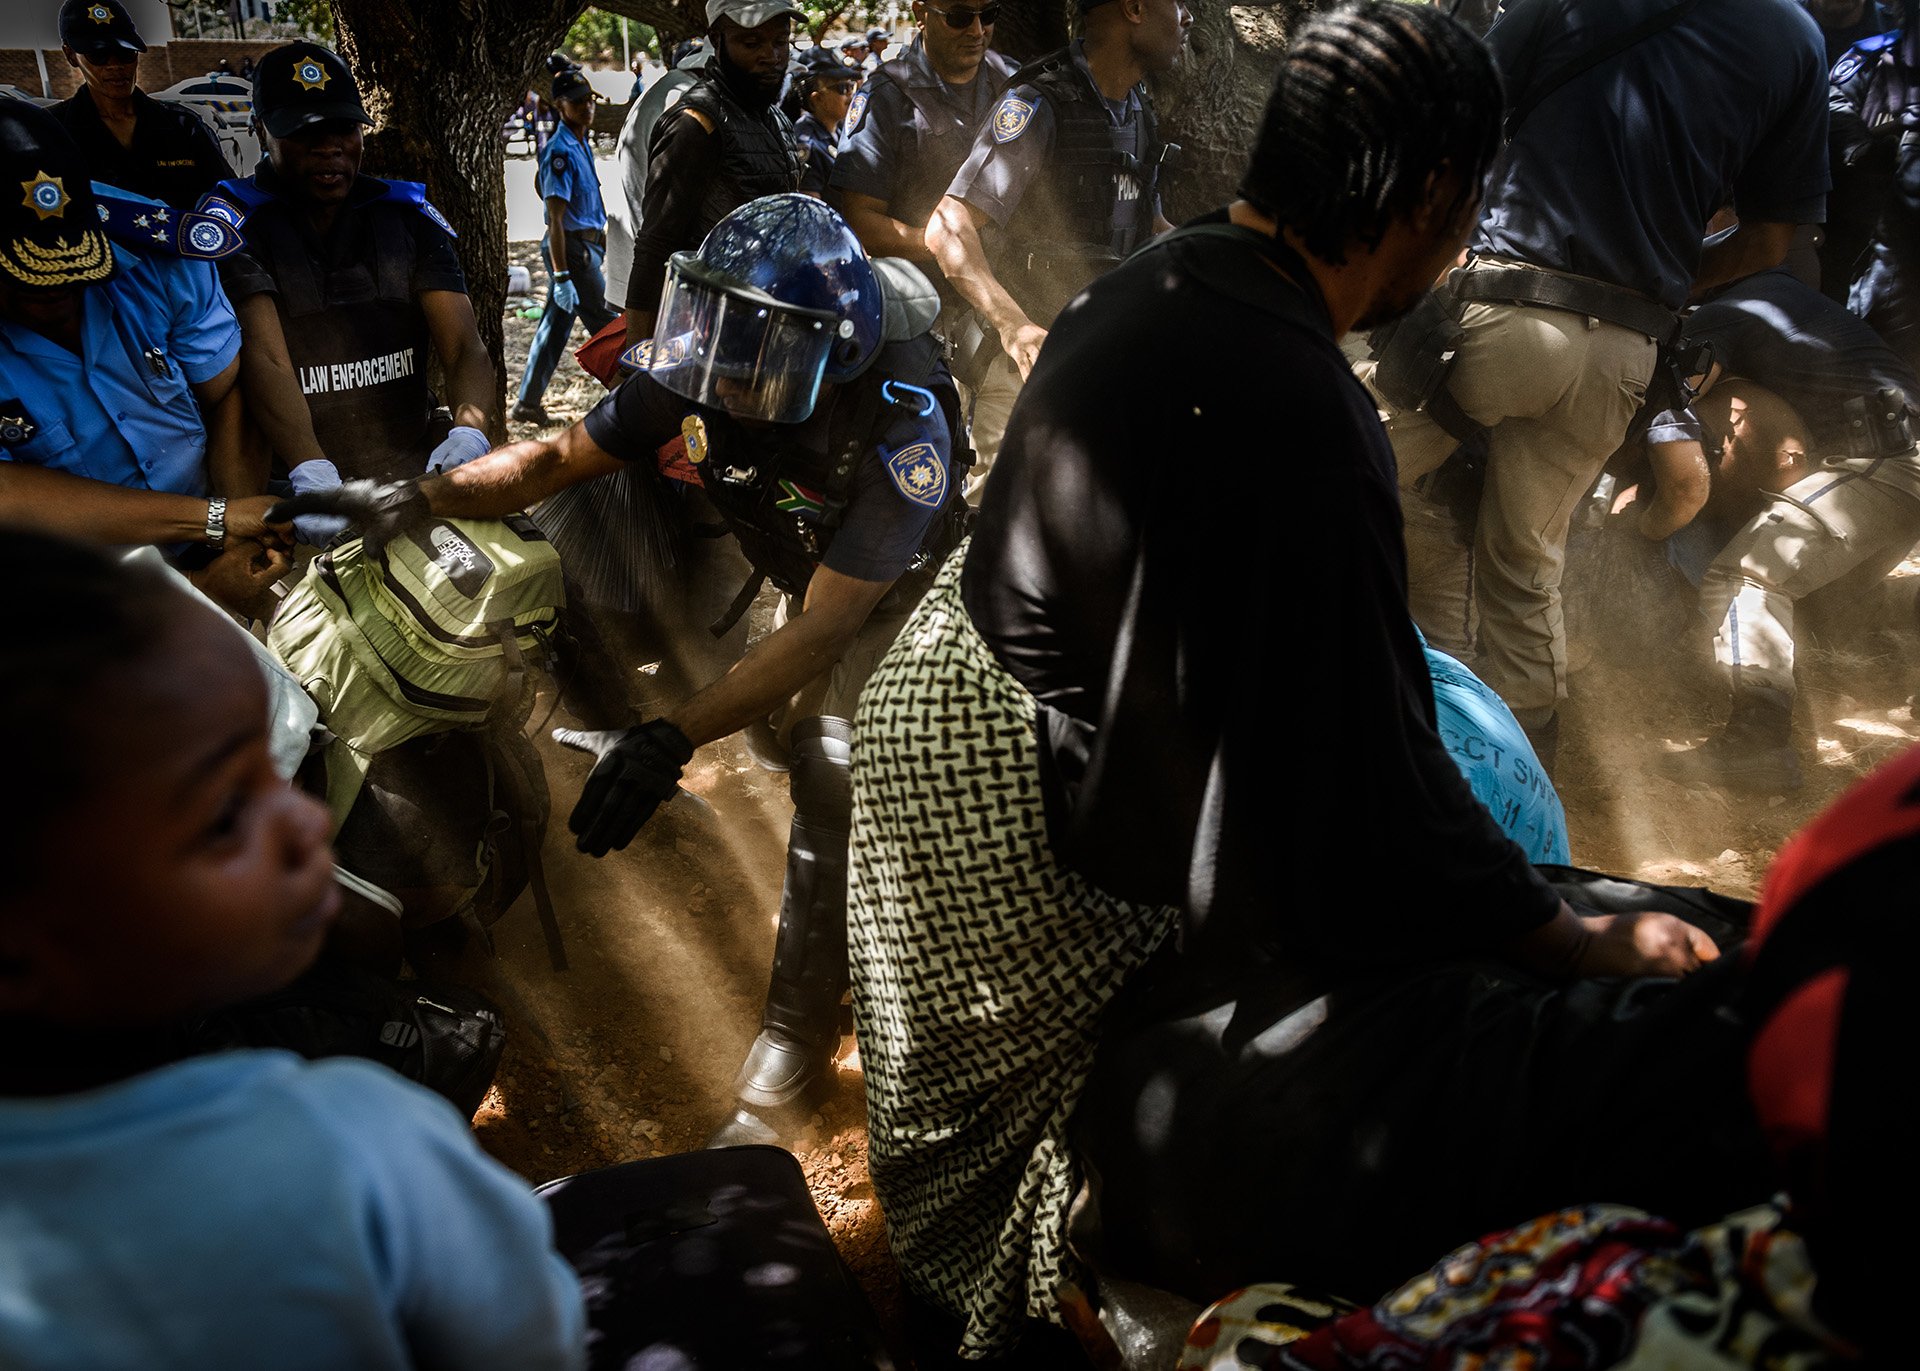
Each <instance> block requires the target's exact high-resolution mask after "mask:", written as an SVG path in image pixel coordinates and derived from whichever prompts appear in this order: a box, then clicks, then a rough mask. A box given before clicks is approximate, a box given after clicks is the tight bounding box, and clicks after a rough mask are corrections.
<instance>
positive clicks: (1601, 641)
mask: <svg viewBox="0 0 1920 1371" xmlns="http://www.w3.org/2000/svg"><path fill="white" fill-rule="evenodd" d="M513 255H514V260H515V261H516V262H519V263H521V264H523V265H524V264H532V265H533V269H534V273H535V296H534V298H533V300H532V301H530V302H527V303H528V304H529V305H530V306H531V307H536V308H537V305H538V302H539V299H540V292H541V291H542V290H543V289H544V282H543V281H542V279H541V277H540V273H539V268H538V263H537V251H536V249H535V245H533V244H530V243H517V244H515V245H514V248H513ZM507 325H508V326H507V338H508V352H509V364H510V365H509V370H510V373H511V374H512V376H513V377H514V379H516V380H517V377H518V372H519V367H520V365H521V363H522V362H523V361H524V359H525V355H526V350H527V347H528V343H529V340H530V338H531V335H532V330H533V324H532V321H530V320H525V319H521V318H519V317H517V316H510V317H509V319H508V321H507ZM584 339H585V334H584V330H583V329H580V328H578V327H576V330H575V337H574V340H573V346H576V347H577V346H578V345H579V344H580V343H581V342H583V341H584ZM601 393H602V392H601V389H600V387H599V385H598V383H596V382H594V381H593V380H591V378H589V377H587V376H585V375H584V374H583V373H581V372H580V370H579V368H578V366H577V364H575V363H574V362H573V360H572V359H571V357H569V358H568V359H567V360H566V361H564V362H563V363H562V365H561V367H560V370H559V373H558V375H557V376H556V377H555V380H554V384H553V386H552V388H551V389H550V390H549V391H548V394H547V397H546V405H547V409H548V410H549V412H550V413H551V414H552V415H553V416H554V418H555V419H556V420H557V421H559V422H563V423H564V422H570V421H572V420H573V419H575V418H578V417H579V416H580V415H581V414H582V413H584V412H585V411H586V409H587V408H588V407H589V406H591V404H592V403H593V402H594V401H595V400H596V399H597V398H598V397H599V395H600V394H601ZM515 427H516V432H515V436H527V435H528V434H529V433H530V432H531V430H529V429H526V428H524V427H523V426H515ZM1582 558H1583V560H1579V561H1576V563H1575V567H1574V573H1575V575H1576V576H1584V577H1586V578H1588V581H1587V583H1588V584H1590V585H1591V586H1593V587H1594V589H1595V591H1596V593H1595V594H1593V595H1591V596H1589V597H1587V598H1586V599H1585V600H1584V601H1583V602H1582V603H1581V604H1580V605H1577V606H1575V607H1574V612H1575V622H1576V626H1577V629H1578V631H1579V641H1578V643H1577V644H1576V650H1575V657H1576V660H1579V659H1581V658H1584V659H1586V661H1585V665H1584V666H1583V667H1582V669H1581V670H1580V671H1579V672H1578V674H1577V675H1576V677H1575V679H1574V691H1575V696H1576V698H1575V699H1574V701H1573V702H1572V703H1571V704H1570V705H1569V707H1568V709H1567V711H1566V714H1565V717H1564V723H1563V735H1562V743H1561V761H1560V775H1559V786H1560V792H1561V795H1562V798H1563V800H1564V801H1565V804H1566V807H1567V812H1568V819H1569V823H1570V826H1571V829H1572V833H1573V850H1574V858H1575V860H1576V861H1577V862H1579V863H1580V864H1582V865H1587V866H1592V867H1598V868H1603V869H1606V870H1611V871H1615V872H1620V873H1624V874H1629V875H1635V876H1641V877H1645V878H1648V879H1655V880H1662V881H1671V882H1675V883H1681V884H1706V885H1712V886H1714V887H1716V888H1719V889H1721V890H1724V891H1726V892H1728V893H1732V894H1752V893H1753V892H1754V891H1755V890H1756V889H1757V888H1758V885H1759V882H1760V880H1761V877H1762V875H1763V873H1764V871H1765V869H1766V865H1767V862H1768V860H1769V859H1770V857H1771V856H1772V854H1773V852H1774V851H1775V850H1776V849H1777V848H1778V846H1779V845H1780V843H1781V841H1782V840H1783V839H1784V838H1785V837H1787V836H1788V835H1789V834H1790V833H1791V832H1792V831H1793V830H1794V829H1795V828H1796V827H1798V826H1799V825H1800V824H1801V823H1802V822H1803V821H1804V820H1805V819H1806V818H1807V817H1809V816H1810V815H1812V814H1813V813H1814V812H1816V811H1817V810H1818V809H1819V808H1820V807H1821V806H1822V805H1824V804H1825V803H1827V802H1828V801H1829V800H1830V799H1832V798H1833V797H1834V795H1836V794H1837V793H1838V792H1839V791H1840V790H1841V789H1842V788H1844V786H1845V785H1847V784H1848V783H1849V782H1850V781H1851V780H1853V779H1854V778H1856V777H1858V776H1859V775H1860V774H1862V773H1863V772H1864V771H1865V770H1867V769H1868V768H1870V767H1871V766H1872V765H1873V764H1874V763H1875V762H1877V761H1879V760H1882V759H1884V758H1886V757H1887V756H1889V755H1891V754H1892V753H1893V752H1895V751H1896V750H1898V749H1900V748H1902V747H1905V746H1907V745H1909V744H1910V743H1911V742H1913V741H1914V740H1915V739H1917V738H1920V727H1916V725H1915V722H1914V718H1913V710H1912V707H1911V705H1910V703H1909V697H1910V694H1911V692H1912V690H1913V689H1914V675H1915V672H1914V667H1915V663H1916V661H1920V642H1917V641H1916V639H1915V637H1914V636H1912V635H1910V634H1891V635H1889V634H1881V635H1879V636H1877V637H1868V638H1865V639H1861V638H1859V637H1858V636H1857V635H1856V636H1855V637H1854V638H1852V639H1849V640H1848V641H1847V642H1846V643H1845V644H1844V645H1837V646H1828V647H1825V648H1815V649H1811V650H1808V651H1806V652H1804V653H1803V670H1802V689H1801V700H1802V702H1803V703H1802V707H1801V709H1800V710H1799V721H1798V723H1797V730H1798V741H1799V743H1800V745H1801V750H1802V755H1803V757H1811V758H1814V759H1815V760H1814V762H1813V764H1812V765H1810V766H1809V768H1808V785H1807V787H1806V789H1805V790H1804V791H1802V792H1801V793H1799V794H1797V795H1794V796H1790V797H1789V796H1780V797H1762V798H1759V799H1757V800H1750V801H1736V800H1733V799H1730V798H1729V797H1726V796H1723V795H1721V794H1718V793H1716V792H1713V791H1707V790H1688V789H1685V788H1683V787H1681V786H1678V785H1675V784H1673V783H1671V782H1668V781H1665V780H1663V779H1660V778H1659V777H1658V776H1656V775H1654V774H1652V772H1651V770H1650V767H1651V764H1652V762H1653V759H1654V758H1655V757H1656V756H1657V755H1658V754H1659V753H1660V752H1662V751H1664V750H1668V749H1671V748H1673V747H1677V746H1684V745H1686V744H1688V743H1690V742H1693V741H1696V740H1698V739H1699V738H1700V737H1701V736H1703V735H1704V734H1705V733H1706V732H1708V731H1709V729H1710V728H1711V727H1713V726H1714V725H1715V724H1717V723H1718V722H1719V721H1720V720H1721V719H1722V718H1724V716H1725V699H1724V693H1723V692H1722V691H1721V690H1720V689H1719V688H1718V687H1717V686H1716V684H1715V683H1714V681H1713V679H1712V677H1711V676H1710V674H1709V673H1708V672H1707V670H1706V668H1705V666H1704V663H1706V662H1707V661H1709V660H1710V657H1709V649H1708V633H1707V628H1706V626H1705V625H1704V623H1703V622H1701V621H1700V620H1699V618H1698V616H1697V615H1696V614H1694V613H1693V612H1692V610H1691V607H1690V600H1689V597H1688V596H1687V595H1686V594H1685V593H1676V592H1675V591H1674V590H1673V589H1672V588H1671V587H1669V588H1668V589H1667V590H1665V591H1663V590H1662V589H1661V586H1662V585H1663V581H1662V578H1661V577H1660V575H1659V568H1658V567H1657V566H1653V565H1651V564H1650V563H1649V562H1648V560H1647V557H1646V554H1645V551H1644V550H1643V549H1637V548H1635V547H1634V546H1633V545H1632V544H1631V543H1630V542H1622V543H1620V544H1618V545H1609V548H1608V549H1607V550H1606V551H1604V552H1601V553H1595V552H1593V551H1592V550H1591V549H1588V550H1587V551H1585V552H1584V553H1583V554H1582ZM1903 571H1904V572H1905V573H1907V574H1909V575H1912V574H1920V565H1916V564H1915V563H1909V564H1908V565H1907V566H1906V567H1904V568H1903ZM542 747H543V750H544V756H545V759H546V763H547V768H548V777H549V780H550V783H551V787H552V791H553V795H554V804H555V818H554V823H553V825H552V829H551V832H550V835H549V841H548V845H547V858H548V864H549V867H548V869H549V872H550V874H551V878H552V880H553V883H554V889H555V896H556V900H557V903H558V905H559V908H560V917H561V920H562V922H563V924H564V927H565V929H566V933H567V939H568V948H569V952H570V954H571V957H572V962H573V966H572V969H571V970H570V971H568V972H566V973H564V974H559V975H556V974H554V973H553V972H552V971H550V970H549V968H548V966H547V961H546V955H545V949H544V945H543V944H542V942H541V939H540V936H539V932H538V928H537V926H536V924H535V922H534V919H533V917H532V913H531V909H530V907H529V906H528V904H527V902H526V901H524V900H523V901H522V907H521V908H519V909H517V910H516V911H514V913H513V914H512V915H510V916H509V917H508V918H507V919H506V920H505V921H504V922H503V923H502V924H500V925H499V926H498V928H497V929H496V935H497V939H498V945H499V954H500V955H499V958H498V960H496V961H493V962H487V961H485V960H484V959H483V958H482V957H480V956H478V955H470V956H469V957H468V959H467V966H468V970H469V971H470V972H471V973H472V975H473V976H474V978H475V979H476V981H477V982H478V983H480V984H481V985H482V986H483V988H489V989H491V990H492V991H493V993H494V994H495V995H496V996H497V997H498V998H499V999H500V1000H501V1002H502V1003H503V1004H504V1005H505V1006H506V1007H507V1009H508V1011H509V1014H510V1015H511V1017H512V1020H513V1025H512V1026H513V1034H512V1038H511V1046H510V1047H509V1049H508V1053H507V1058H506V1061H505V1064H504V1066H503V1068H502V1070H501V1073H500V1077H499V1082H498V1085H497V1087H496V1089H495V1090H494V1092H493V1094H492V1095H491V1096H490V1097H489V1099H488V1101H487V1104H486V1106H485V1108H484V1109H483V1111H482V1113H481V1115H480V1117H479V1119H478V1121H477V1127H478V1130H479V1135H480V1138H481V1141H482V1142H483V1143H484V1144H485V1145H486V1147H487V1148H488V1149H489V1150H490V1151H492V1152H493V1153H494V1155H496V1156H498V1157H499V1158H501V1159H502V1160H503V1161H505V1162H506V1163H507V1164H508V1165H509V1166H512V1167H513V1168H514V1169H515V1170H517V1171H519V1172H520V1173H521V1174H523V1175H524V1176H526V1177H527V1178H528V1179H529V1180H532V1181H544V1180H547V1179H550V1178H552V1177H555V1176H561V1175H567V1174H570V1173H574V1172H578V1171H583V1170H588V1169H591V1168H594V1167H599V1166H605V1165H608V1164H610V1163H614V1162H620V1161H626V1160H630V1159H633V1158H638V1157H646V1156H652V1155H656V1154H660V1153H669V1152H678V1151H684V1150H687V1149H690V1148H696V1147H699V1146H700V1145H701V1144H702V1142H703V1141H704V1139H705V1137H706V1136H707V1134H708V1132H709V1131H710V1130H711V1129H712V1128H713V1127H714V1126H715V1125H716V1124H717V1123H718V1122H719V1121H720V1120H721V1119H722V1118H723V1117H724V1116H725V1114H726V1112H727V1108H728V1098H729V1091H728V1084H729V1081H730V1080H731V1077H732V1074H733V1071H734V1069H735V1067H736V1066H737V1065H738V1063H739V1061H740V1058H741V1056H742V1054H743V1053H744V1051H745V1049H746V1046H747V1044H748V1043H749V1042H750V1041H751V1039H752V1037H753V1034H754V1032H755V1030H756V1029H757V1027H758V1022H759V1009H760V997H761V995H762V993H763V991H764V988H765V984H766V974H767V967H768V966H769V964H770V961H771V956H772V934H773V923H774V911H775V909H776V907H777V903H778V895H779V887H780V873H781V866H782V860H783V853H784V848H785V834H786V824H787V820H788V818H789V816H790V813H791V810H790V808H789V805H788V801H787V795H786V781H785V778H784V777H783V776H778V775H770V774H768V773H766V772H764V771H761V770H760V769H758V768H757V767H755V766H754V765H752V763H751V762H750V761H749V759H748V757H747V756H746V753H745V751H744V749H742V748H740V747H739V746H738V745H737V744H735V743H732V742H730V741H729V742H723V743H719V744H715V745H713V746H710V747H707V748H703V749H702V750H701V751H700V753H699V754H698V755H697V756H696V758H695V760H694V763H693V765H692V767H691V768H690V769H689V773H688V780H687V787H688V789H690V790H692V791H693V792H694V793H696V794H698V795H700V796H702V797H703V798H704V799H705V800H706V801H707V802H708V804H709V805H710V806H711V812H710V813H702V812H700V811H698V810H696V809H695V808H694V807H693V806H692V805H690V804H689V803H688V802H686V801H684V800H682V801H676V802H675V803H674V804H673V805H672V806H670V807H669V808H668V809H666V810H665V811H663V812H662V813H661V814H660V815H659V816H658V817H657V818H656V819H655V820H654V822H652V823H651V824H649V825H648V826H647V828H646V829H645V830H644V831H643V832H642V834H641V835H640V837H639V839H638V840H637V841H636V842H635V843H634V844H633V845H632V846H631V847H630V848H628V849H627V851H625V852H624V853H619V854H615V855H613V856H610V857H608V858H606V859H604V860H602V861H598V862H594V861H588V860H586V859H584V858H581V857H580V856H578V855H577V854H576V853H574V852H573V850H572V847H571V842H570V840H569V839H568V837H567V834H566V831H565V815H566V813H567V810H568V809H569V808H570V807H571V805H572V802H573V799H574V797H575V795H576V794H577V792H578V789H579V786H580V783H581V781H582V780H583V779H584V777H585V775H586V773H587V770H588V765H587V760H586V759H585V758H584V757H581V756H578V755H576V754H573V753H569V752H566V751H564V750H561V749H559V748H556V747H554V746H552V745H551V744H549V743H544V742H543V744H542ZM840 1077H841V1089H840V1090H839V1092H838V1094H837V1095H836V1096H835V1097H834V1098H833V1099H832V1100H831V1101H829V1102H828V1104H827V1105H826V1106H825V1107H824V1110H823V1112H822V1114H821V1115H818V1116H816V1118H815V1120H814V1124H813V1127H812V1128H810V1129H809V1131H808V1133H807V1135H806V1137H805V1138H803V1140H802V1143H801V1146H800V1148H799V1153H800V1157H801V1160H802V1163H803V1164H804V1166H805V1168H806V1171H807V1175H808V1179H809V1181H810V1182H811V1185H812V1188H813V1194H814V1198H815V1200H816V1202H817V1203H818V1205H819V1207H820V1210H821V1212H822V1214H824V1215H825V1216H826V1219H827V1222H828V1225H829V1226H830V1227H831V1229H832V1230H833V1233H834V1235H835V1237H836V1239H837V1240H838V1242H839V1244H840V1247H841V1250H842V1251H843V1253H844V1254H845V1255H846V1256H847V1258H848V1260H849V1262H850V1264H851V1265H852V1267H853V1269H854V1271H855V1273H856V1275H857V1276H858V1277H859V1278H860V1280H861V1281H862V1283H863V1284H864V1285H865V1287H866V1288H867V1289H868V1291H869V1292H870V1293H871V1294H872V1296H873V1298H874V1300H875V1303H876V1305H877V1306H878V1307H879V1308H880V1309H881V1311H882V1315H883V1319H884V1320H885V1321H886V1322H887V1323H888V1325H889V1326H890V1327H892V1328H895V1329H897V1318H898V1291H897V1285H896V1282H895V1279H894V1275H893V1272H892V1268H891V1265H890V1263H889V1261H888V1258H887V1254H886V1247H885V1241H884V1236H883V1234H882V1231H881V1225H880V1216H879V1212H878V1210H877V1207H876V1206H875V1203H874V1200H873V1191H872V1186H871V1185H870V1184H869V1182H868V1180H867V1173H866V1137H865V1131H864V1127H863V1115H862V1109H861V1094H860V1076H859V1071H858V1067H857V1058H856V1059H855V1061H853V1062H848V1063H843V1065H842V1070H841V1073H840Z"/></svg>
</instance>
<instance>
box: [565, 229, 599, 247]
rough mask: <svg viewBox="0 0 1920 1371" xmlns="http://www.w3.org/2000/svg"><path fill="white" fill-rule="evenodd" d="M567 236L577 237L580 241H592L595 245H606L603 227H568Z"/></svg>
mask: <svg viewBox="0 0 1920 1371" xmlns="http://www.w3.org/2000/svg"><path fill="white" fill-rule="evenodd" d="M567 237H569V238H578V239H579V240H580V241H581V242H583V243H592V244H594V245H595V246H596V247H605V246H606V245H607V231H606V230H605V229H568V230H567Z"/></svg>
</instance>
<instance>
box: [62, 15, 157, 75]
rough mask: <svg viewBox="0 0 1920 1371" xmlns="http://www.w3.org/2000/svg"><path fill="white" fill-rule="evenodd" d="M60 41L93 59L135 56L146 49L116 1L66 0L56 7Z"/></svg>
mask: <svg viewBox="0 0 1920 1371" xmlns="http://www.w3.org/2000/svg"><path fill="white" fill-rule="evenodd" d="M60 42H61V43H62V44H63V45H64V46H66V47H69V48H72V49H73V50H74V51H75V52H77V53H79V54H80V55H81V56H82V57H86V58H90V59H92V60H93V61H96V62H98V61H103V60H106V59H108V58H113V57H138V56H139V55H140V54H141V53H143V52H145V51H146V50H147V45H146V43H144V42H143V41H141V38H140V31H139V30H138V29H136V28H135V27H134V26H133V16H132V15H130V14H128V13H127V10H126V7H125V6H124V5H122V4H121V3H120V0H66V3H65V4H63V5H62V6H60Z"/></svg>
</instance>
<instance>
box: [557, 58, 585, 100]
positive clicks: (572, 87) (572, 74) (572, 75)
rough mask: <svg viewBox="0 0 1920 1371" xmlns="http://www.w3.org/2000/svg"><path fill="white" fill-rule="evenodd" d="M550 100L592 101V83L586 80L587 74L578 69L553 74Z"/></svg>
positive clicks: (571, 68)
mask: <svg viewBox="0 0 1920 1371" xmlns="http://www.w3.org/2000/svg"><path fill="white" fill-rule="evenodd" d="M552 99H553V100H554V101H555V102H556V103H557V102H559V101H561V100H591V99H593V82H591V81H589V80H587V74H586V73H585V72H584V71H582V70H580V68H578V67H568V68H567V69H566V70H564V71H560V72H556V73H554V77H553V94H552Z"/></svg>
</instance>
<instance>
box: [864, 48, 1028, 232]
mask: <svg viewBox="0 0 1920 1371" xmlns="http://www.w3.org/2000/svg"><path fill="white" fill-rule="evenodd" d="M880 70H881V71H882V72H885V73H886V74H887V76H888V77H889V78H890V79H891V80H892V81H893V83H894V84H895V85H897V86H899V87H900V93H901V94H902V95H904V96H906V97H907V100H908V101H909V102H910V103H911V105H912V107H913V118H912V119H911V120H910V121H909V122H908V125H907V138H906V142H905V143H904V144H903V145H902V146H901V148H900V149H899V160H898V163H897V165H899V166H900V167H901V168H902V169H903V170H904V172H905V175H904V176H903V177H902V180H901V183H900V186H899V189H898V190H897V191H896V192H895V194H894V196H893V198H892V199H891V200H890V201H889V202H888V205H887V213H888V215H890V216H891V217H892V218H895V219H898V220H899V221H900V222H901V223H903V224H905V225H907V226H908V227H909V228H924V227H926V223H927V221H928V220H929V219H931V218H932V217H933V207H934V206H935V205H937V204H939V203H940V198H941V197H942V196H943V195H945V194H946V193H947V187H948V186H950V185H952V184H953V178H954V174H955V173H956V172H958V171H959V170H960V164H961V163H963V162H965V161H966V160H967V154H968V153H969V152H971V151H973V138H974V135H975V134H977V133H979V132H980V127H979V125H978V124H965V123H961V122H959V121H957V120H956V119H955V118H954V117H953V115H952V113H951V112H949V111H948V110H947V109H946V108H945V107H944V106H943V105H942V104H941V103H940V99H939V92H938V91H934V90H928V89H926V88H924V87H918V88H916V86H915V84H914V83H915V82H917V81H921V80H924V78H923V77H922V76H921V75H920V73H919V72H918V71H917V70H916V69H915V68H914V67H913V65H912V64H911V63H909V62H908V61H907V60H906V59H904V58H895V59H894V60H893V61H891V62H888V63H886V64H885V65H884V66H882V67H881V68H880ZM973 79H974V80H976V81H986V82H989V83H992V84H995V85H997V84H998V83H999V82H1000V80H1001V77H1000V75H999V74H998V73H997V72H995V71H994V69H993V66H992V64H991V63H990V62H985V61H983V62H981V64H980V70H979V72H978V73H977V74H976V75H975V76H974V78H973ZM992 112H993V107H992V106H991V105H989V106H988V107H987V113H988V114H989V115H991V114H992Z"/></svg>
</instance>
